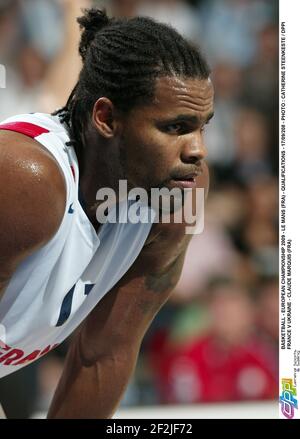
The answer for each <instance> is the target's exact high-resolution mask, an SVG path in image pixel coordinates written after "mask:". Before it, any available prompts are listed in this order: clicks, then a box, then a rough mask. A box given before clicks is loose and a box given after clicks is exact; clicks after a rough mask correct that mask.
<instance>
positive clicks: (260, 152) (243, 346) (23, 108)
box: [0, 0, 278, 417]
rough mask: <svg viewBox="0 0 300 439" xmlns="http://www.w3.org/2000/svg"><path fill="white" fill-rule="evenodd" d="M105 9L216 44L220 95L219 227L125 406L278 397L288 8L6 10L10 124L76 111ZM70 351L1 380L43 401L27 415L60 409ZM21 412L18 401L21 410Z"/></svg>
mask: <svg viewBox="0 0 300 439" xmlns="http://www.w3.org/2000/svg"><path fill="white" fill-rule="evenodd" d="M91 4H95V5H99V6H105V7H106V8H107V9H108V12H109V13H110V14H111V15H114V16H127V17H130V16H134V15H147V16H152V17H154V18H156V19H158V20H160V21H164V22H167V23H170V24H172V25H173V26H174V27H175V28H177V29H178V30H179V31H180V32H181V33H182V34H183V35H185V36H186V37H187V38H189V39H191V40H193V41H194V43H196V44H198V45H199V46H200V47H201V48H202V50H203V51H204V53H205V54H206V56H207V58H208V61H209V63H210V66H211V68H212V81H213V83H214V87H215V116H214V118H213V120H212V121H211V122H210V125H209V127H208V128H207V131H206V133H205V136H206V146H207V149H208V152H209V154H208V162H209V164H210V171H211V182H210V194H209V197H208V200H207V204H206V209H205V230H204V233H202V234H200V235H195V236H194V237H193V239H192V242H191V245H190V247H189V249H188V252H187V257H186V260H185V265H184V269H183V273H182V276H181V279H180V281H179V284H178V285H177V287H176V291H175V292H174V293H173V295H172V298H171V299H170V301H169V302H168V303H167V304H166V305H165V306H164V308H163V309H162V310H161V311H160V313H159V314H158V315H157V317H156V319H155V321H154V322H153V324H152V326H151V328H150V330H149V331H148V333H147V335H146V338H145V340H144V342H143V346H142V351H141V355H140V358H139V361H138V364H137V368H136V372H135V375H134V377H133V378H132V380H131V383H130V385H129V387H128V390H127V392H126V394H125V397H124V399H123V402H122V404H123V405H126V406H130V405H140V404H168V403H172V404H173V403H174V404H176V403H180V404H184V403H202V402H203V403H204V402H215V401H218V402H220V401H224V402H225V401H239V400H261V399H270V398H276V397H277V388H278V237H277V229H278V206H277V203H278V177H277V173H278V170H277V165H278V128H277V127H278V121H277V119H278V1H277V0H194V1H183V0H151V1H147V0H107V1H101V0H100V1H92V0H75V1H71V0H0V64H3V65H4V66H5V68H6V70H7V84H6V88H5V89H0V120H1V119H4V118H5V117H8V116H11V115H13V114H17V113H22V112H34V111H45V112H51V111H53V110H54V109H55V108H58V107H59V106H61V105H63V104H64V102H65V100H66V98H67V96H68V94H69V92H70V90H71V89H72V88H73V84H74V83H75V81H76V78H77V75H78V72H79V69H80V63H79V58H78V56H77V53H76V46H77V44H78V38H79V31H78V27H77V25H76V23H75V17H76V16H78V15H80V8H81V7H86V6H89V5H91ZM62 77H63V80H62ZM66 349H67V344H63V345H62V346H61V347H59V348H58V349H57V350H56V351H55V352H54V353H53V354H50V355H48V356H47V357H46V358H45V359H42V360H40V361H39V362H38V363H37V364H35V365H33V366H30V367H27V368H25V369H23V371H21V372H20V373H17V374H13V375H11V376H9V377H8V378H6V379H3V380H1V381H0V393H1V389H2V392H3V391H4V390H5V389H11V388H12V387H11V386H14V385H15V386H16V384H14V383H18V384H17V385H18V388H19V390H20V388H21V389H22V390H23V393H22V395H24V394H25V393H26V392H28V391H29V392H30V400H28V401H26V410H27V413H25V412H24V405H25V403H24V402H23V403H22V397H20V398H19V399H18V403H19V405H20V408H19V410H20V412H19V413H21V411H22V410H23V412H22V414H23V416H30V415H31V413H32V411H36V410H46V409H47V407H48V405H49V401H50V399H51V397H52V394H53V390H54V388H55V385H56V384H57V381H58V378H59V376H60V373H61V370H62V367H63V359H64V355H65V352H66ZM19 376H20V378H19ZM3 389H4V390H3ZM24 398H25V396H24ZM3 405H5V404H3ZM16 405H18V404H17V398H14V397H11V398H10V399H9V398H8V402H7V407H11V413H12V414H14V413H13V411H14V410H15V411H16V410H18V409H16ZM15 416H16V417H17V414H15Z"/></svg>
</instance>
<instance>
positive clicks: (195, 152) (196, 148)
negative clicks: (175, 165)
mask: <svg viewBox="0 0 300 439" xmlns="http://www.w3.org/2000/svg"><path fill="white" fill-rule="evenodd" d="M206 156H207V150H206V147H205V144H204V139H203V134H202V133H201V132H197V133H194V135H193V137H192V138H189V139H185V143H184V144H183V145H182V149H181V157H180V158H181V160H182V162H183V163H193V164H197V163H198V162H200V161H201V160H203V159H204V158H205V157H206Z"/></svg>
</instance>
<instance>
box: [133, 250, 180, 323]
mask: <svg viewBox="0 0 300 439" xmlns="http://www.w3.org/2000/svg"><path fill="white" fill-rule="evenodd" d="M183 260H184V255H181V256H180V257H178V258H177V259H176V260H175V261H174V262H173V263H172V265H171V266H170V267H169V269H168V271H167V272H166V273H160V274H148V275H147V277H146V278H145V286H146V288H147V291H149V292H151V293H155V297H154V296H152V297H151V298H150V299H148V300H147V299H142V300H140V302H139V308H140V310H141V311H142V313H143V314H148V313H149V312H150V311H151V312H152V313H156V312H158V310H159V308H160V307H161V306H162V305H163V303H164V302H165V300H166V299H167V298H168V295H169V293H170V292H171V291H172V290H173V289H174V288H175V286H176V284H177V282H178V280H179V275H180V273H181V268H182V265H183ZM164 293H165V294H164Z"/></svg>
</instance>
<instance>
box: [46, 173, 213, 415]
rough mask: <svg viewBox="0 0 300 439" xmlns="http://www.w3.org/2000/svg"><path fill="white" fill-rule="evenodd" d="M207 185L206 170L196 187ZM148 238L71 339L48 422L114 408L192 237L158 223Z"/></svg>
mask: <svg viewBox="0 0 300 439" xmlns="http://www.w3.org/2000/svg"><path fill="white" fill-rule="evenodd" d="M203 179H204V180H205V182H203ZM207 185H208V172H207V170H206V172H205V175H204V176H203V177H202V178H201V179H200V181H199V186H200V187H204V186H205V187H207ZM152 235H153V239H152V240H151V239H150V241H149V243H148V245H146V246H145V247H144V249H143V251H142V252H141V254H140V256H139V258H138V259H137V261H136V262H135V264H134V265H133V266H132V267H131V269H130V270H129V271H128V272H127V273H126V275H125V276H124V277H123V278H122V279H121V280H120V282H119V283H118V284H117V285H116V287H115V288H113V289H112V290H111V291H110V292H109V294H107V295H106V296H105V297H104V298H103V299H102V300H101V302H99V304H98V306H97V307H96V308H95V309H94V310H93V311H92V312H91V314H90V315H89V316H88V318H87V319H86V320H85V322H83V324H82V325H81V327H80V328H79V329H78V331H77V332H76V334H75V335H74V338H73V340H72V343H71V346H70V349H69V352H68V356H67V360H66V365H65V368H64V372H63V375H62V378H61V380H60V383H59V385H58V388H57V390H56V393H55V396H54V400H53V402H52V405H51V408H50V411H49V415H48V416H49V418H110V417H112V415H113V414H114V412H115V410H116V409H117V406H118V404H119V403H120V400H121V398H122V396H123V393H124V391H125V389H126V387H127V384H128V381H129V379H130V377H131V375H132V373H133V371H134V368H135V365H136V360H137V356H138V353H139V349H140V345H141V341H142V339H143V337H144V334H145V332H146V331H147V329H148V327H149V325H150V323H151V322H152V320H153V318H154V316H155V315H156V314H157V312H158V311H159V309H160V308H161V307H162V305H163V304H164V303H165V302H166V300H167V299H168V297H169V295H170V293H171V292H172V290H173V289H174V287H175V285H176V283H177V282H178V280H179V276H180V273H181V269H182V266H183V261H184V255H185V251H186V248H187V245H188V242H189V240H190V237H191V236H190V235H185V233H184V227H183V224H158V225H156V227H155V228H154V231H153V234H152Z"/></svg>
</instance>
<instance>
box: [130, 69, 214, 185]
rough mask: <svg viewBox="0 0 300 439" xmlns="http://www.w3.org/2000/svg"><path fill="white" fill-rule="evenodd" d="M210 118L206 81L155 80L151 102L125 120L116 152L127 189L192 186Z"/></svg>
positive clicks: (209, 88) (210, 95)
mask: <svg viewBox="0 0 300 439" xmlns="http://www.w3.org/2000/svg"><path fill="white" fill-rule="evenodd" d="M212 115H213V86H212V83H211V81H210V79H202V80H201V79H183V78H177V77H161V78H158V79H157V81H156V88H155V97H154V100H153V103H151V104H147V105H145V106H137V107H136V108H134V109H133V110H131V111H130V113H129V114H128V116H126V118H125V122H124V129H123V136H122V148H124V149H123V151H124V163H123V166H124V171H125V176H126V178H127V180H128V186H129V188H130V187H131V188H132V187H142V188H144V189H146V190H150V188H154V187H167V188H169V189H171V188H173V187H180V188H181V189H183V188H186V187H194V186H195V181H194V179H195V177H196V176H197V175H199V174H201V172H202V170H201V168H202V160H203V159H204V157H205V156H206V154H207V152H206V149H205V145H204V139H203V131H204V127H205V125H206V124H207V123H208V121H209V119H210V118H211V117H212Z"/></svg>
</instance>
